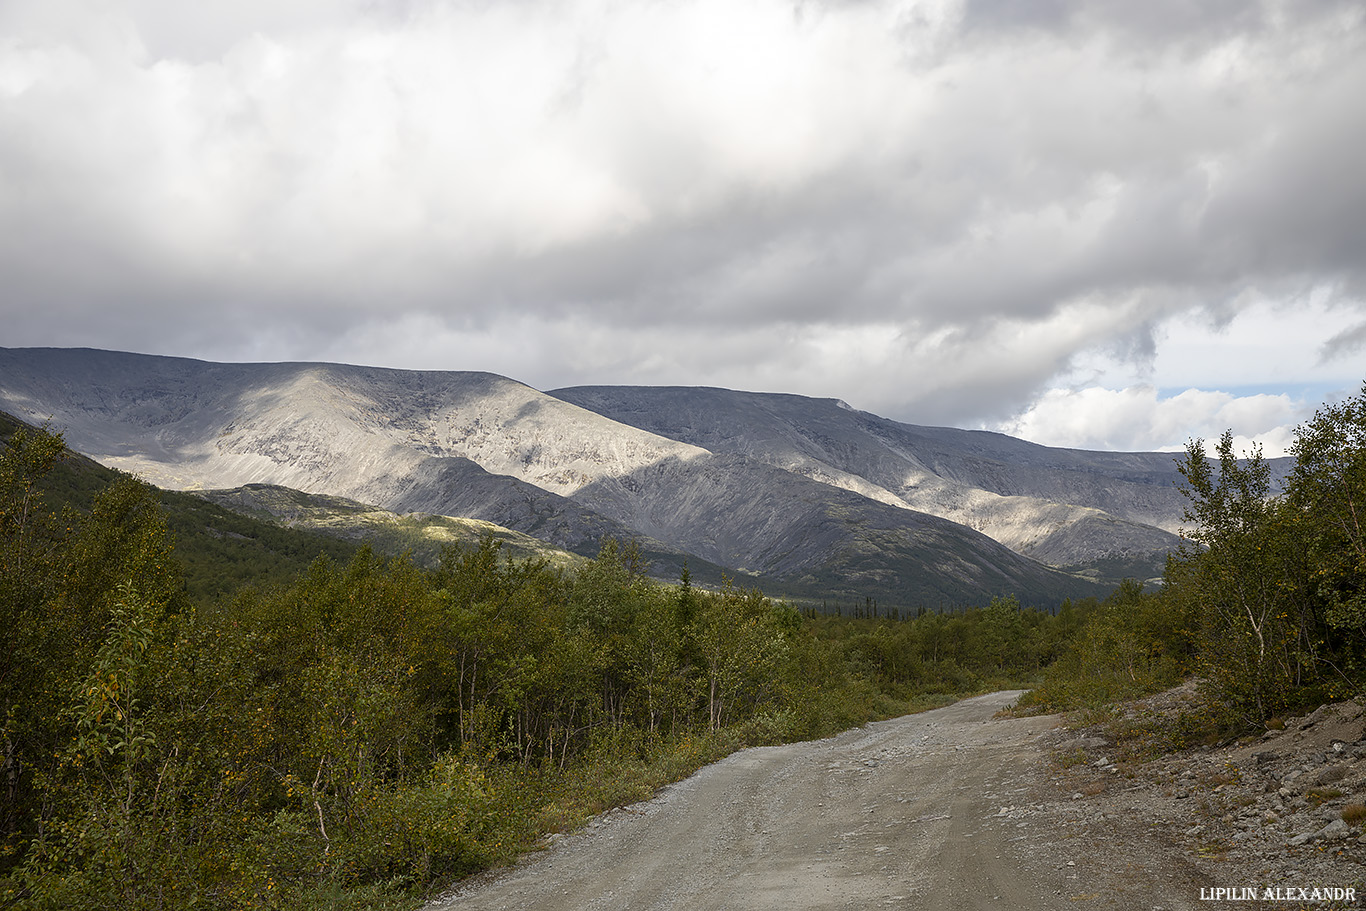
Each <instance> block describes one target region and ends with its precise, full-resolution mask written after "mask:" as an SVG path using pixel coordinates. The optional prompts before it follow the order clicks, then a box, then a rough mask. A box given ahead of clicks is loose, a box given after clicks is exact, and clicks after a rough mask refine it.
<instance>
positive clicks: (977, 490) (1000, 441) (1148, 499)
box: [550, 386, 1184, 566]
mask: <svg viewBox="0 0 1366 911" xmlns="http://www.w3.org/2000/svg"><path fill="white" fill-rule="evenodd" d="M550 394H551V395H554V396H556V397H557V398H560V399H563V400H564V401H567V402H573V403H574V404H576V405H581V406H583V407H584V408H587V409H589V410H592V411H595V412H597V413H599V414H601V415H603V416H605V417H609V418H612V419H613V420H616V421H620V422H622V423H625V424H630V425H631V426H633V427H638V428H640V429H642V430H648V431H650V432H652V433H656V434H659V435H660V436H664V437H668V438H670V439H674V440H678V441H680V442H685V443H691V444H693V445H696V446H700V447H703V448H706V449H709V450H711V451H713V452H731V453H738V454H742V455H745V456H747V457H749V458H752V459H757V460H759V461H762V462H764V463H766V464H769V465H773V466H775V467H778V468H782V469H785V470H788V471H792V472H795V473H798V474H801V475H803V476H805V477H808V478H811V479H813V480H816V481H820V482H822V483H825V484H830V485H833V486H836V487H841V488H844V489H847V490H850V491H853V492H855V493H858V494H860V495H862V496H865V497H868V498H871V499H874V500H877V501H879V502H882V503H887V504H891V505H894V506H900V507H903V508H908V509H914V510H919V511H921V512H926V513H929V514H931V515H936V516H940V517H941V518H945V519H949V520H950V521H953V522H957V523H959V524H961V525H966V526H968V527H969V528H973V529H976V530H977V531H980V532H982V533H984V534H986V535H988V536H990V537H992V538H994V539H995V540H997V541H999V542H1001V543H1002V544H1005V545H1006V546H1007V547H1009V548H1011V549H1012V550H1014V551H1016V552H1018V553H1021V554H1024V555H1026V556H1029V557H1032V558H1034V559H1036V560H1039V561H1041V562H1043V563H1047V564H1051V565H1055V566H1079V565H1084V564H1088V563H1093V562H1095V561H1099V560H1130V561H1137V562H1140V563H1141V562H1142V561H1144V560H1147V561H1152V560H1157V561H1158V562H1159V563H1160V561H1161V559H1162V557H1163V556H1164V555H1165V554H1166V553H1167V551H1168V550H1170V549H1171V548H1173V547H1175V546H1176V545H1177V544H1178V543H1179V539H1178V538H1177V537H1176V534H1175V532H1176V531H1177V530H1178V528H1179V527H1180V522H1181V512H1182V508H1183V506H1184V498H1183V497H1182V495H1181V493H1180V491H1179V490H1178V489H1177V486H1176V482H1177V481H1178V480H1179V475H1178V473H1177V471H1176V468H1175V462H1174V459H1173V456H1172V454H1170V453H1102V452H1085V451H1079V450H1069V449H1053V448H1049V447H1046V446H1039V445H1037V444H1034V443H1028V442H1025V441H1023V440H1017V439H1014V438H1012V437H1008V436H1005V435H1003V434H999V433H988V432H984V431H969V430H955V429H951V428H945V427H918V426H914V425H909V424H902V423H899V422H896V421H891V420H888V419H886V418H881V417H878V416H877V415H873V414H868V413H867V412H862V411H855V410H853V409H851V408H850V407H849V406H848V405H845V404H844V403H843V402H839V401H836V400H834V399H810V398H804V397H802V396H794V395H774V394H761V393H750V392H736V391H732V390H728V389H709V388H693V387H638V386H582V387H575V388H570V389H557V390H553V391H552V392H551V393H550Z"/></svg>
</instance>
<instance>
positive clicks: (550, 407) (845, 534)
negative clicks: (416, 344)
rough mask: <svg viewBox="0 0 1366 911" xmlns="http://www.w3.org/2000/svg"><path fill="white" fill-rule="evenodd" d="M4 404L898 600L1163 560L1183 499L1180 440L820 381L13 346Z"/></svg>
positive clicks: (206, 482)
mask: <svg viewBox="0 0 1366 911" xmlns="http://www.w3.org/2000/svg"><path fill="white" fill-rule="evenodd" d="M0 409H3V410H6V411H9V412H10V413H13V414H15V415H17V416H19V417H21V418H23V419H25V420H28V421H30V422H35V423H43V422H45V421H47V422H50V423H51V425H52V426H53V427H54V428H55V429H57V430H60V431H62V432H63V433H64V434H65V436H66V439H67V442H68V444H69V445H70V446H72V448H74V449H76V450H78V451H80V452H83V453H85V454H87V455H89V456H91V457H93V458H95V459H96V460H98V461H100V462H103V463H105V464H107V465H111V466H113V467H116V468H121V469H124V470H127V471H130V472H133V473H135V474H137V475H140V476H141V477H143V478H145V479H147V480H148V481H150V482H152V483H155V484H158V485H161V486H164V487H169V488H175V489H190V490H194V489H225V488H236V487H241V486H243V485H247V484H272V485H280V486H284V487H289V488H293V489H297V490H300V491H304V492H307V493H315V494H330V495H336V496H343V497H347V498H350V499H353V500H356V501H359V502H362V503H367V504H373V505H376V506H379V507H382V508H384V509H387V510H391V511H394V512H397V513H409V512H423V513H430V514H435V515H446V516H456V517H464V518H472V519H479V520H482V521H487V522H493V523H496V524H498V525H501V526H504V527H506V528H509V529H512V530H515V531H518V532H522V533H525V534H529V535H532V536H534V537H537V538H539V539H541V540H544V541H546V542H548V543H550V544H553V545H555V546H557V547H561V548H565V549H568V550H573V551H577V552H579V553H591V552H592V551H593V550H595V549H596V547H597V544H598V542H599V541H600V540H601V539H602V538H603V537H605V536H609V535H610V536H616V537H624V538H640V539H642V540H644V541H646V542H647V543H648V544H649V546H650V547H651V549H652V550H654V551H656V552H660V553H663V552H672V553H676V554H678V555H679V559H680V560H681V558H682V555H687V554H692V555H694V556H695V557H696V558H698V559H700V560H704V561H709V562H711V563H714V564H717V565H718V566H724V567H731V568H733V569H735V570H737V571H742V572H745V573H749V574H752V575H753V576H755V577H758V578H762V579H767V580H771V581H772V582H774V583H776V584H778V585H779V586H782V585H787V586H790V587H793V588H795V589H800V588H802V587H806V588H808V589H814V588H820V589H821V590H823V591H825V592H828V593H830V594H831V595H833V596H836V597H844V596H848V597H850V598H857V599H859V600H862V597H863V596H864V595H870V596H873V597H877V598H879V599H882V600H884V601H886V602H888V603H900V604H917V603H920V604H929V605H935V604H944V603H964V602H979V603H980V602H982V601H984V600H986V599H989V598H990V597H992V596H994V595H997V594H1005V593H1016V594H1019V595H1020V596H1021V597H1022V599H1023V600H1025V601H1026V602H1031V603H1049V602H1052V603H1056V601H1057V600H1059V599H1060V598H1062V597H1068V596H1079V595H1084V594H1089V593H1093V592H1098V591H1100V590H1101V589H1100V588H1099V587H1098V586H1096V585H1094V584H1093V583H1092V582H1089V581H1088V580H1087V578H1085V576H1086V575H1088V574H1089V576H1090V577H1091V578H1094V579H1100V580H1107V579H1113V578H1115V577H1117V576H1119V575H1140V576H1143V575H1151V574H1153V572H1154V567H1156V566H1158V565H1159V564H1160V561H1161V558H1162V556H1163V555H1165V553H1166V552H1167V551H1168V550H1169V549H1170V548H1171V547H1173V546H1174V545H1175V544H1176V542H1177V539H1176V537H1175V536H1174V535H1173V534H1172V530H1173V529H1174V528H1175V527H1176V524H1177V522H1178V521H1179V517H1180V494H1179V493H1178V492H1177V491H1176V490H1175V488H1174V486H1173V483H1172V482H1173V480H1174V478H1175V470H1174V465H1173V463H1172V457H1171V456H1170V455H1168V454H1151V453H1149V454H1143V453H1138V454H1115V453H1085V452H1079V451H1074V450H1057V449H1049V448H1047V447H1042V446H1036V445H1034V444H1030V443H1025V442H1023V441H1020V440H1015V439H1012V438H1010V437H1006V436H1002V435H1000V434H990V433H981V432H970V431H961V430H952V429H946V428H927V427H915V426H912V425H907V424H901V423H898V422H895V421H890V420H887V419H885V418H880V417H877V416H876V415H870V414H867V413H864V412H859V411H855V410H853V409H850V408H849V407H848V406H845V405H843V404H842V403H839V402H836V401H834V400H829V399H810V398H804V397H801V396H776V395H758V394H752V393H740V392H732V391H729V390H717V389H677V388H670V389H642V388H637V387H585V388H579V389H567V390H559V391H557V392H555V393H554V394H546V393H543V392H539V391H537V390H535V389H532V388H531V387H529V386H526V385H525V384H522V383H519V382H516V381H515V380H511V379H508V378H506V377H500V376H496V375H493V374H488V373H471V372H455V371H405V370H389V369H380V368H370V367H353V366H346V365H336V364H302V363H299V364H215V363H207V362H203V361H195V360H189V359H184V358H167V357H153V356H147V355H136V354H124V353H118V352H108V351H92V350H85V349H0ZM1059 568H1066V569H1068V570H1069V571H1070V574H1069V573H1064V572H1059V571H1058V569H1059Z"/></svg>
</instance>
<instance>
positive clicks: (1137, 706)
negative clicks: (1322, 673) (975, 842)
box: [1038, 684, 1366, 908]
mask: <svg viewBox="0 0 1366 911" xmlns="http://www.w3.org/2000/svg"><path fill="white" fill-rule="evenodd" d="M1196 698H1197V697H1196V692H1195V688H1194V686H1193V685H1191V684H1187V685H1185V686H1183V687H1179V688H1177V689H1175V690H1170V691H1167V692H1165V693H1161V694H1159V695H1157V696H1154V697H1151V698H1149V699H1145V700H1139V701H1136V702H1133V703H1128V704H1126V705H1124V706H1122V707H1121V710H1120V714H1121V716H1122V717H1124V718H1126V719H1127V720H1128V721H1130V722H1140V723H1141V722H1150V721H1152V720H1153V719H1162V718H1171V717H1173V716H1174V714H1175V712H1176V711H1178V710H1179V709H1180V708H1181V707H1182V705H1183V704H1190V703H1194V702H1195V701H1196ZM1364 728H1366V716H1364V715H1363V712H1362V708H1361V706H1359V705H1357V704H1356V703H1353V702H1343V703H1338V704H1334V705H1325V706H1322V707H1321V708H1319V709H1317V710H1315V711H1314V712H1313V713H1311V714H1309V715H1307V716H1304V717H1299V718H1290V719H1286V720H1285V722H1284V728H1283V729H1281V730H1274V731H1267V732H1266V734H1265V735H1264V736H1262V737H1260V738H1257V739H1255V740H1249V741H1246V742H1242V743H1237V744H1226V745H1222V746H1209V747H1202V748H1197V749H1191V750H1186V751H1182V752H1179V753H1172V754H1166V755H1159V756H1157V757H1156V758H1146V757H1144V756H1141V755H1137V756H1126V755H1125V753H1126V752H1132V747H1127V748H1125V749H1121V748H1120V747H1119V746H1118V745H1117V744H1116V743H1115V742H1114V740H1113V739H1112V737H1111V736H1110V735H1109V731H1110V730H1111V729H1112V728H1111V727H1110V726H1106V727H1093V728H1084V729H1077V730H1071V731H1069V730H1065V729H1063V728H1055V729H1054V730H1052V731H1050V732H1048V733H1047V734H1045V735H1044V736H1043V737H1042V738H1040V740H1039V742H1038V743H1039V746H1040V747H1041V748H1042V749H1043V751H1044V752H1045V754H1046V755H1047V756H1048V761H1047V768H1048V781H1047V787H1045V788H1043V789H1041V791H1040V794H1041V797H1043V798H1044V799H1043V800H1041V801H1040V804H1039V806H1038V814H1039V816H1040V817H1041V822H1043V823H1044V824H1045V827H1046V828H1047V829H1048V830H1049V831H1051V832H1053V833H1059V834H1062V835H1063V836H1064V837H1071V838H1074V839H1076V840H1079V841H1083V842H1087V843H1092V844H1095V843H1101V844H1107V845H1109V846H1110V847H1109V848H1107V849H1105V850H1101V851H1095V852H1092V853H1093V854H1094V856H1095V857H1096V858H1098V859H1099V860H1100V861H1101V862H1104V863H1106V864H1107V865H1108V866H1109V867H1110V868H1111V869H1112V870H1116V869H1118V868H1119V867H1120V866H1122V865H1124V864H1129V863H1133V862H1135V861H1136V860H1137V857H1136V854H1135V851H1134V850H1133V848H1132V847H1131V846H1132V845H1134V844H1136V843H1138V842H1137V840H1138V839H1139V838H1140V837H1146V844H1147V845H1148V848H1149V849H1150V850H1153V851H1155V852H1156V853H1155V855H1154V857H1153V858H1150V859H1149V861H1148V863H1149V865H1150V866H1151V865H1153V864H1154V863H1156V864H1160V865H1162V866H1164V867H1167V868H1169V869H1178V868H1181V869H1186V870H1189V871H1191V873H1192V875H1193V878H1194V880H1196V881H1199V882H1201V883H1203V884H1204V887H1205V888H1206V890H1207V891H1206V893H1205V895H1206V897H1207V898H1214V900H1213V901H1205V902H1202V904H1203V905H1204V906H1206V907H1209V906H1227V907H1238V908H1256V907H1266V908H1300V907H1307V908H1366V837H1363V833H1362V824H1361V822H1360V821H1355V822H1353V823H1352V824H1349V823H1347V822H1345V821H1344V820H1343V811H1344V810H1345V809H1347V808H1348V807H1350V806H1352V805H1353V804H1356V805H1358V806H1360V805H1362V804H1366V740H1364V739H1363V734H1364V733H1366V730H1364ZM1361 812H1362V813H1363V814H1366V807H1363V808H1362V810H1361ZM1351 815H1352V814H1351V813H1350V812H1349V816H1351ZM1353 818H1354V817H1353ZM1213 889H1225V890H1230V891H1227V892H1224V893H1222V895H1223V896H1227V898H1226V899H1220V898H1218V897H1216V896H1217V895H1218V893H1211V892H1210V891H1208V890H1213ZM1268 889H1271V890H1279V893H1277V892H1275V891H1273V892H1272V893H1271V895H1272V898H1271V900H1264V899H1265V896H1266V895H1267V890H1268ZM1347 889H1354V890H1355V893H1356V895H1355V897H1352V896H1349V895H1345V894H1341V893H1343V892H1344V891H1345V890H1347ZM1315 890H1317V892H1316V891H1315ZM1253 896H1255V900H1254V899H1253ZM1198 897H1199V893H1198V892H1197V898H1198Z"/></svg>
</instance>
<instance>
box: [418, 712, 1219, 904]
mask: <svg viewBox="0 0 1366 911" xmlns="http://www.w3.org/2000/svg"><path fill="white" fill-rule="evenodd" d="M1018 696H1019V693H1018V692H1000V693H992V694H990V695H987V696H980V697H978V698H975V699H969V700H965V701H963V702H959V703H956V704H954V705H951V706H947V707H945V708H941V709H936V710H934V711H931V712H925V713H923V714H919V715H908V716H906V717H903V718H897V719H893V720H890V721H884V722H878V723H875V724H870V725H867V726H865V727H863V728H860V729H857V730H853V731H847V732H845V733H843V734H840V735H838V736H836V737H833V738H829V739H827V740H820V741H814V742H809V743H796V744H787V745H784V746H777V747H760V748H755V749H749V750H744V751H742V752H739V753H736V754H734V755H732V756H730V757H728V758H727V759H725V760H722V761H721V762H718V763H715V764H713V765H711V766H708V767H706V768H704V769H702V770H701V771H699V772H698V773H697V774H696V775H694V776H692V777H691V778H689V779H687V780H686V781H683V782H680V783H678V784H675V785H672V786H671V787H669V788H667V789H665V790H664V791H662V792H661V793H660V794H659V795H658V796H657V797H655V798H654V799H653V800H650V801H647V802H644V803H640V804H636V805H634V806H631V807H625V808H621V809H618V810H616V811H613V812H611V813H609V814H606V815H604V816H602V817H599V818H598V819H597V820H595V821H594V822H592V823H590V824H589V826H588V827H587V828H585V829H584V830H581V831H580V832H577V833H574V834H572V835H568V836H563V837H560V838H558V839H557V840H556V841H555V843H554V844H553V845H552V846H551V847H550V848H548V849H547V850H545V851H543V852H540V853H538V854H536V855H534V856H531V857H529V858H527V859H526V860H524V861H523V862H522V863H520V864H518V865H517V866H516V867H514V868H512V869H510V870H504V871H495V872H492V873H488V874H483V875H481V876H478V877H475V878H473V879H471V880H469V881H467V882H465V883H464V884H462V885H461V887H460V888H459V889H458V890H457V891H455V892H453V893H451V894H449V895H447V896H445V897H443V898H442V899H440V900H438V901H436V902H434V903H432V904H430V905H428V907H427V911H495V909H499V911H510V909H517V911H534V909H545V911H550V909H554V911H569V909H574V911H577V909H601V911H607V909H623V911H625V909H630V911H646V909H666V908H676V909H689V911H708V909H746V911H761V909H784V911H789V909H834V908H841V909H844V908H854V909H876V908H897V909H916V908H934V909H942V911H953V909H967V908H973V909H976V908H1009V909H1011V911H1032V909H1061V908H1068V909H1076V908H1079V907H1080V908H1100V907H1104V908H1111V907H1114V908H1125V909H1143V911H1150V909H1164V911H1177V909H1185V908H1195V907H1198V906H1199V905H1200V902H1199V888H1200V885H1202V883H1201V882H1200V881H1199V880H1198V879H1196V878H1193V876H1192V874H1191V872H1190V871H1189V870H1186V869H1174V868H1173V867H1172V866H1171V864H1169V863H1164V862H1156V863H1148V862H1147V861H1149V860H1150V859H1151V858H1153V857H1159V856H1160V855H1158V854H1153V855H1149V854H1147V853H1146V851H1145V847H1144V845H1143V844H1142V841H1141V833H1139V835H1138V836H1135V835H1134V833H1132V832H1126V833H1125V836H1126V837H1125V840H1124V843H1123V845H1122V846H1120V845H1116V844H1114V843H1110V844H1106V843H1104V842H1105V841H1106V839H1105V837H1104V833H1103V832H1099V833H1094V834H1091V835H1088V836H1086V837H1081V838H1079V837H1077V836H1076V835H1069V834H1067V833H1066V832H1064V831H1063V830H1062V829H1060V828H1058V827H1056V826H1051V824H1050V823H1049V821H1048V814H1047V813H1041V812H1036V810H1037V808H1039V807H1041V806H1042V804H1040V803H1039V802H1038V801H1040V800H1043V799H1046V798H1044V797H1042V796H1041V795H1042V794H1043V793H1044V792H1045V791H1047V790H1048V789H1049V787H1050V786H1049V784H1048V781H1047V779H1048V775H1047V772H1046V770H1045V768H1044V766H1045V759H1046V751H1045V750H1044V749H1043V748H1042V747H1041V746H1040V736H1041V735H1042V734H1043V733H1044V732H1046V731H1048V730H1049V729H1051V728H1053V727H1054V726H1055V725H1056V724H1057V721H1058V719H1057V718H1056V717H1052V716H1044V717H1034V718H1020V719H996V718H994V717H993V716H994V715H995V714H996V712H997V711H998V710H1000V709H1001V708H1003V707H1005V706H1008V705H1010V704H1011V703H1013V702H1014V700H1015V699H1016V698H1018ZM1054 790H1056V788H1054Z"/></svg>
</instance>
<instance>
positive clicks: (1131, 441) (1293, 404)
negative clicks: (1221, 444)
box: [997, 386, 1317, 458]
mask: <svg viewBox="0 0 1366 911" xmlns="http://www.w3.org/2000/svg"><path fill="white" fill-rule="evenodd" d="M1316 404H1317V403H1316V402H1310V403H1305V402H1301V401H1296V400H1294V399H1292V398H1291V397H1290V396H1288V395H1248V396H1235V395H1231V394H1229V393H1227V392H1210V391H1205V390H1199V389H1187V390H1185V391H1184V392H1180V393H1178V394H1176V395H1173V396H1169V397H1163V396H1161V395H1159V393H1158V390H1157V389H1155V388H1154V387H1152V386H1130V387H1128V388H1125V389H1104V388H1101V387H1091V388H1088V389H1080V390H1069V389H1050V390H1048V391H1047V392H1046V393H1044V394H1043V395H1042V396H1041V397H1039V399H1038V400H1037V401H1035V402H1034V403H1033V404H1032V405H1031V406H1030V407H1029V408H1028V409H1027V410H1026V411H1025V412H1024V413H1023V414H1021V415H1020V416H1019V417H1017V418H1015V419H1014V420H1011V421H1006V422H1003V423H1001V424H1000V425H998V428H997V429H1000V430H1001V431H1003V432H1005V433H1010V434H1012V435H1014V436H1019V437H1023V438H1024V439H1027V440H1031V441H1033V442H1036V443H1043V444H1045V445H1048V446H1062V447H1067V448H1073V449H1112V450H1121V451H1126V452H1138V451H1144V452H1147V451H1179V450H1181V449H1182V448H1183V447H1184V445H1185V443H1186V442H1187V441H1189V440H1192V439H1203V440H1205V441H1207V444H1208V445H1207V447H1206V448H1207V449H1212V447H1213V441H1214V440H1217V439H1218V438H1219V437H1220V436H1221V435H1222V434H1223V433H1224V431H1226V430H1231V431H1232V432H1233V437H1234V444H1235V446H1236V448H1237V450H1238V451H1239V452H1246V451H1249V450H1250V449H1251V447H1252V446H1253V445H1254V444H1256V445H1260V446H1261V447H1262V452H1263V454H1264V455H1266V456H1267V457H1268V458H1270V457H1275V456H1282V455H1285V454H1286V453H1287V451H1288V448H1289V446H1290V444H1291V443H1292V442H1293V436H1294V429H1295V427H1296V426H1298V425H1299V424H1300V423H1301V422H1302V421H1303V420H1304V419H1305V418H1307V417H1309V416H1310V415H1311V414H1312V413H1313V410H1314V406H1315V405H1316Z"/></svg>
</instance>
